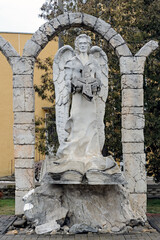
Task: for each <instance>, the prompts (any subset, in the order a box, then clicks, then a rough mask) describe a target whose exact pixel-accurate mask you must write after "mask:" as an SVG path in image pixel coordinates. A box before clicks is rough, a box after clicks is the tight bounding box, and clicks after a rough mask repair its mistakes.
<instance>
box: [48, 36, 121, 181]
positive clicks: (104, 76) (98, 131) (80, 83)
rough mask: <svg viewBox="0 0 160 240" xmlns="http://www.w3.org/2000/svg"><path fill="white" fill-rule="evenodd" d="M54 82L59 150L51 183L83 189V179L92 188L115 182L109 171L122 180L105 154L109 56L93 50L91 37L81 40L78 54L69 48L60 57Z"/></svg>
mask: <svg viewBox="0 0 160 240" xmlns="http://www.w3.org/2000/svg"><path fill="white" fill-rule="evenodd" d="M53 81H54V85H55V95H56V126H57V133H58V139H59V144H60V146H59V149H58V151H57V156H56V158H54V159H53V161H52V166H51V165H50V166H49V170H48V171H49V172H52V178H53V179H54V180H59V181H58V182H59V183H63V182H64V181H68V183H69V182H71V183H81V182H82V181H83V179H84V178H85V180H86V181H88V183H91V184H93V183H95V182H96V183H98V182H99V183H103V184H104V182H107V181H110V182H112V180H110V179H109V180H106V176H107V179H108V176H109V175H108V174H110V171H111V169H112V174H115V173H117V171H118V174H119V168H117V167H118V166H117V165H116V163H115V161H114V160H113V158H112V157H107V158H106V157H103V156H102V154H101V151H102V148H103V145H104V140H105V135H104V114H105V102H106V100H107V96H108V59H107V56H106V54H105V53H104V51H103V50H102V49H101V48H100V47H98V46H94V47H91V39H90V37H89V36H87V35H86V34H81V35H79V36H78V37H77V38H76V40H75V50H73V48H72V47H71V46H68V45H67V46H64V47H62V48H60V49H59V51H58V52H57V54H56V56H55V59H54V63H53ZM51 169H52V171H51ZM106 170H107V175H106ZM97 174H98V178H97V177H96V176H97ZM84 176H85V177H84ZM56 182H57V181H56Z"/></svg>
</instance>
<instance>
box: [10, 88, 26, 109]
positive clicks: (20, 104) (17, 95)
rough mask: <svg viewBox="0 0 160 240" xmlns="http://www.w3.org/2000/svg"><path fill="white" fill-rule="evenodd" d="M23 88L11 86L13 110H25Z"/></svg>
mask: <svg viewBox="0 0 160 240" xmlns="http://www.w3.org/2000/svg"><path fill="white" fill-rule="evenodd" d="M24 93H25V92H24V88H13V111H14V112H15V111H17V112H18V111H20V112H22V111H25V108H24V106H25V105H24V103H25V97H24V96H25V94H24Z"/></svg>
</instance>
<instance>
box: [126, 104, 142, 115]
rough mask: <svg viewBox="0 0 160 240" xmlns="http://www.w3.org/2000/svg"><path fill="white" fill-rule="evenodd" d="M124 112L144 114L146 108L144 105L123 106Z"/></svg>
mask: <svg viewBox="0 0 160 240" xmlns="http://www.w3.org/2000/svg"><path fill="white" fill-rule="evenodd" d="M122 114H134V115H137V114H144V108H143V106H142V107H126V106H123V107H122Z"/></svg>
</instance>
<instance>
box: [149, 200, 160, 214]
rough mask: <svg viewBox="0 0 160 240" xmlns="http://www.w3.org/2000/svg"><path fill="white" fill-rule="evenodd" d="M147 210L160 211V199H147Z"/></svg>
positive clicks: (150, 211)
mask: <svg viewBox="0 0 160 240" xmlns="http://www.w3.org/2000/svg"><path fill="white" fill-rule="evenodd" d="M147 212H148V213H160V199H148V201H147Z"/></svg>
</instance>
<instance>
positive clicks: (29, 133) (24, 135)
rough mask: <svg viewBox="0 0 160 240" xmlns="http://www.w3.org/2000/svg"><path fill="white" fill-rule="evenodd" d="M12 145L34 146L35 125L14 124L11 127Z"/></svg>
mask: <svg viewBox="0 0 160 240" xmlns="http://www.w3.org/2000/svg"><path fill="white" fill-rule="evenodd" d="M13 139H14V144H34V143H35V125H34V124H25V125H24V124H15V125H14V126H13Z"/></svg>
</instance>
